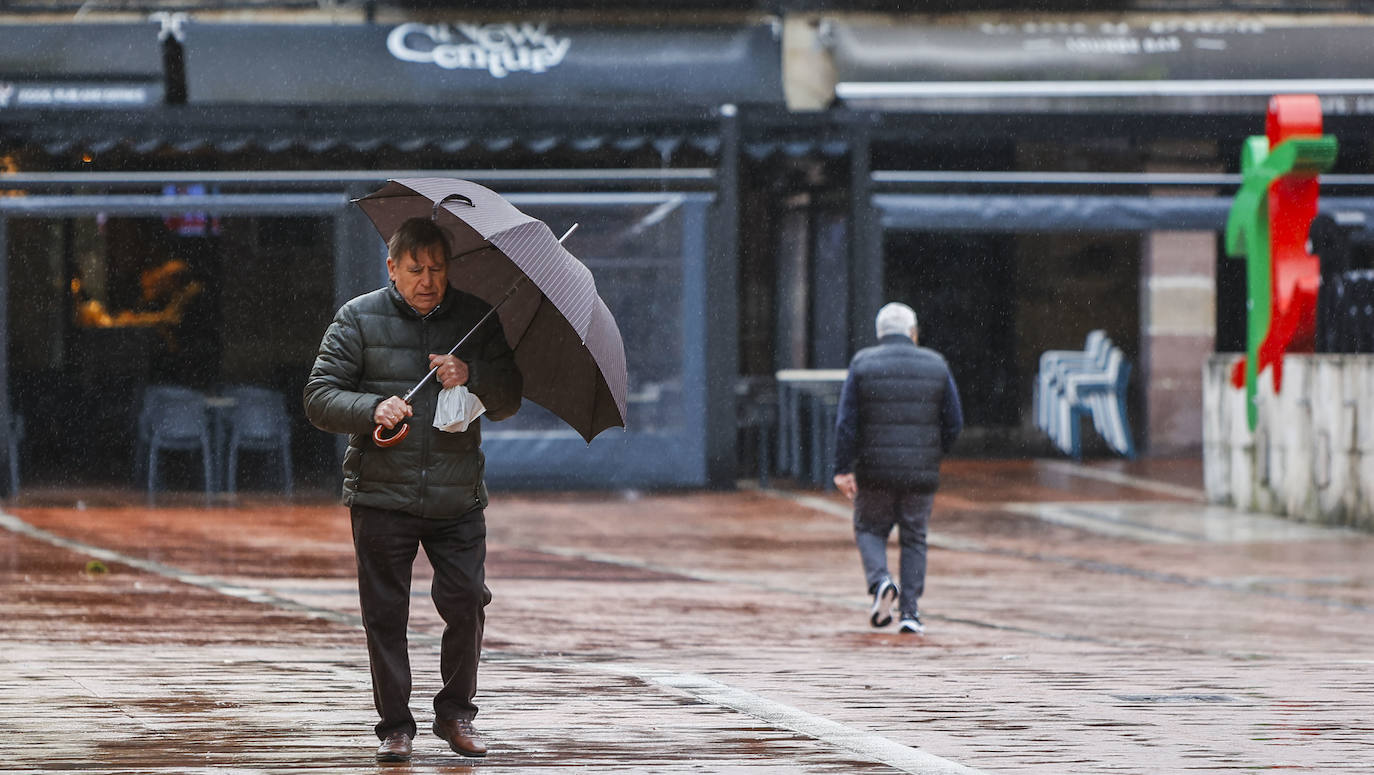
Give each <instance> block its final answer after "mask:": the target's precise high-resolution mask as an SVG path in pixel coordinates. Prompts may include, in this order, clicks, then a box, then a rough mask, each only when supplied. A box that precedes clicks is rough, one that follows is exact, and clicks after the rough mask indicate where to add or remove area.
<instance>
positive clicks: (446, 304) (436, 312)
mask: <svg viewBox="0 0 1374 775" xmlns="http://www.w3.org/2000/svg"><path fill="white" fill-rule="evenodd" d="M386 296H387V298H388V299H391V303H392V304H395V305H396V309H398V310H400V311H401V314H402V315H405V316H407V317H412V318H415V319H416V320H428V319H430V318H432V317H436V316H440V315H443V314H445V313H447V312H448V310H449V308H450V307H452V306H453V303H452V301H453V289H452V288H445V289H444V298H442V299H440V300H439V303H438V304H436V305H435V307H434V309H432V310H430V311H429V314H428V315H421V314H420V313H419V312H417V311H416V309H415V308H414V307H412V306H410V302H408V301H406V298H405V297H404V296H402V295H401V292H400V291H399V290H397V288H396V283H393V282H391V281H387V285H386Z"/></svg>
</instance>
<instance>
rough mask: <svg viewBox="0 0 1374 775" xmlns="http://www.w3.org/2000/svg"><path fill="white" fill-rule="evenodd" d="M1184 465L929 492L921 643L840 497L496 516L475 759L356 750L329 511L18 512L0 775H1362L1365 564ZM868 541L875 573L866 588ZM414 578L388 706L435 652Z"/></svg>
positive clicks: (1369, 578) (348, 651)
mask: <svg viewBox="0 0 1374 775" xmlns="http://www.w3.org/2000/svg"><path fill="white" fill-rule="evenodd" d="M1200 479H1201V471H1200V470H1199V467H1198V465H1197V464H1196V463H1195V462H1188V461H1183V462H1176V463H1153V464H1130V465H1127V464H1106V463H1099V464H1094V465H1090V466H1080V465H1075V464H1069V463H1063V462H1052V461H999V462H994V461H951V462H950V463H948V464H947V465H946V468H945V480H944V487H943V489H942V490H941V494H940V495H939V496H938V498H937V501H936V512H935V516H934V518H933V523H932V535H931V547H932V548H931V554H930V570H929V577H928V582H927V588H926V596H925V598H924V599H923V600H922V611H923V617H924V618H925V619H926V624H927V630H928V632H927V635H926V636H925V637H924V638H920V637H915V636H902V635H897V634H895V633H894V632H893V631H892V629H891V628H888V629H887V630H874V629H872V628H870V627H869V626H868V622H867V610H868V603H869V601H868V599H867V597H866V595H865V593H864V589H863V582H862V577H861V573H860V571H859V564H858V557H857V552H856V551H855V550H854V548H853V543H852V535H851V532H850V527H849V523H848V521H847V514H848V505H847V503H845V502H844V501H843V500H842V499H841V498H840V497H839V496H837V495H834V494H822V493H817V492H788V491H776V490H768V491H759V490H748V489H746V490H741V491H739V492H735V493H668V494H664V493H660V494H654V493H636V492H622V493H614V494H590V493H588V494H503V493H497V494H496V495H495V496H494V500H493V504H492V507H491V508H490V509H489V510H488V515H487V516H488V528H489V544H490V555H489V561H488V583H489V585H490V586H491V588H492V591H493V593H494V595H495V597H494V600H493V602H492V604H491V606H490V608H489V609H488V619H487V622H488V628H487V640H486V646H487V648H486V651H485V653H484V663H483V667H482V673H481V690H480V693H479V696H478V702H479V704H480V705H481V706H482V714H481V715H480V716H479V717H478V726H479V728H480V729H482V731H483V732H484V733H485V734H486V736H487V737H488V740H489V743H490V744H491V746H492V752H491V755H490V756H489V757H488V758H487V759H486V760H483V761H480V762H472V761H469V760H463V759H460V758H459V757H457V756H456V755H454V754H451V753H449V752H448V751H447V750H446V749H445V747H444V746H443V745H442V744H441V743H440V742H439V741H438V740H437V739H436V738H434V737H433V736H432V735H429V734H428V733H426V732H423V731H422V733H421V736H420V737H419V738H418V739H417V740H416V754H415V758H414V760H413V761H412V762H410V763H408V764H401V765H379V764H376V763H374V762H373V761H372V751H373V748H374V746H375V743H376V741H375V738H374V737H373V736H372V733H371V725H372V723H373V720H374V718H373V711H372V708H371V695H370V690H369V679H368V669H367V660H366V653H365V650H364V648H363V640H362V634H361V632H360V631H359V630H358V625H357V597H356V589H355V582H354V575H353V564H352V548H351V544H350V540H349V530H348V520H347V514H346V511H345V510H344V509H343V508H342V507H340V506H338V505H336V504H334V503H332V502H329V501H325V500H317V501H311V500H309V499H298V500H297V501H295V502H293V503H282V502H278V501H277V500H275V499H274V498H272V497H270V496H262V495H258V496H253V497H241V498H240V499H239V500H237V501H235V502H233V503H228V504H220V505H215V506H211V507H205V506H204V505H202V502H201V501H200V499H199V498H197V497H194V496H191V495H187V496H186V497H185V498H181V499H178V498H164V499H163V504H164V505H161V506H159V507H158V508H148V507H146V506H144V505H143V504H142V499H141V496H140V494H139V493H109V492H105V493H99V492H58V491H47V492H33V493H27V494H25V495H24V496H22V497H21V498H19V499H18V500H17V501H12V502H10V503H9V504H7V508H6V510H5V511H6V513H5V514H2V515H0V528H4V529H3V530H0V664H3V666H4V669H3V671H0V761H3V763H4V764H3V768H4V769H5V770H7V771H18V772H33V773H50V772H66V771H72V770H83V771H98V772H110V773H114V772H119V773H123V772H131V773H132V772H140V773H173V772H175V773H197V772H242V773H250V772H251V773H260V772H293V771H303V770H311V771H318V772H331V773H332V772H378V771H383V770H384V771H387V772H397V773H400V772H404V773H441V772H442V773H451V772H459V773H461V772H479V771H492V772H498V771H499V772H512V773H514V772H554V771H563V770H580V771H585V772H646V773H677V772H683V773H687V772H691V773H712V772H746V773H890V772H912V773H955V772H970V771H981V772H988V773H1047V774H1048V773H1174V772H1220V771H1231V770H1242V771H1243V770H1255V769H1271V768H1273V769H1285V770H1289V771H1294V772H1302V773H1318V772H1335V773H1346V772H1349V773H1356V772H1361V773H1364V772H1371V771H1374V564H1372V563H1371V558H1372V557H1374V536H1369V535H1363V534H1355V533H1349V532H1345V531H1339V530H1331V529H1323V528H1319V527H1314V526H1309V525H1302V524H1296V523H1292V522H1289V521H1286V520H1282V519H1278V518H1273V517H1265V516H1257V515H1246V514H1239V513H1236V512H1232V511H1227V510H1222V509H1214V508H1206V507H1204V506H1203V505H1202V504H1201V500H1200ZM895 543H896V542H895V540H894V541H893V563H894V569H895V562H896V556H895ZM428 578H429V574H428V567H427V565H426V564H425V562H424V560H423V555H422V558H421V560H419V561H418V563H417V578H416V592H415V599H414V604H413V607H412V617H411V627H412V654H413V656H412V662H413V666H414V668H415V672H416V690H415V696H414V699H413V701H412V704H413V706H414V707H415V709H416V712H417V718H418V719H419V720H420V721H421V727H422V729H424V728H425V727H426V726H427V719H428V715H427V710H428V698H429V697H430V696H431V695H432V693H433V692H434V691H435V690H436V689H437V677H436V675H435V673H436V672H437V653H436V648H437V636H438V633H439V632H440V630H441V627H442V625H441V623H440V621H439V619H438V617H437V616H436V615H435V614H434V611H433V609H432V607H431V606H430V604H429V602H428V599H427V597H426V596H427V592H428V590H427V586H428Z"/></svg>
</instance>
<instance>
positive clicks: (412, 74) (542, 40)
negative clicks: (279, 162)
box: [184, 22, 783, 111]
mask: <svg viewBox="0 0 1374 775" xmlns="http://www.w3.org/2000/svg"><path fill="white" fill-rule="evenodd" d="M185 32H186V35H185V42H184V45H185V57H186V60H185V61H186V79H187V91H188V101H189V102H190V103H191V104H262V105H356V106H358V107H359V108H360V109H369V110H380V109H385V107H383V106H391V107H392V108H394V109H408V108H412V107H414V106H436V105H449V106H454V105H464V106H471V105H507V106H509V105H523V106H603V107H605V108H609V109H613V110H621V111H623V110H626V109H629V108H633V107H634V106H636V105H654V106H662V105H682V106H717V105H721V104H725V103H750V104H753V103H762V104H781V103H782V102H783V91H782V72H781V71H782V53H781V42H780V38H779V33H778V32H777V31H776V30H775V29H774V27H773V26H772V25H749V26H718V25H711V26H706V25H702V26H683V25H679V26H638V27H635V26H612V25H587V24H581V25H560V24H552V23H544V22H538V23H533V22H512V23H506V24H492V23H488V24H477V23H474V24H437V25H429V24H420V23H406V24H399V25H376V24H366V25H333V26H323V25H243V24H224V25H220V24H188V25H186V27H185Z"/></svg>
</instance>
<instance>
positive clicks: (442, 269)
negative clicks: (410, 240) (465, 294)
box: [386, 245, 448, 315]
mask: <svg viewBox="0 0 1374 775" xmlns="http://www.w3.org/2000/svg"><path fill="white" fill-rule="evenodd" d="M386 273H387V276H388V277H390V278H391V281H392V282H393V283H396V290H398V291H400V292H401V298H403V299H405V300H406V303H407V304H409V305H410V306H411V307H413V308H414V309H415V311H416V312H418V313H420V314H421V315H428V314H429V313H430V311H432V310H433V309H434V308H435V307H437V306H439V302H441V301H443V300H444V289H445V288H447V287H448V261H446V260H445V256H444V249H443V248H442V247H440V246H438V245H427V246H425V247H423V248H420V249H419V250H418V251H416V252H414V253H410V254H407V255H404V256H401V257H400V258H399V259H398V258H396V257H394V256H387V259H386Z"/></svg>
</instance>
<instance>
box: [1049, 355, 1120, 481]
mask: <svg viewBox="0 0 1374 775" xmlns="http://www.w3.org/2000/svg"><path fill="white" fill-rule="evenodd" d="M1130 373H1131V365H1130V363H1129V362H1127V361H1126V358H1125V355H1124V354H1123V353H1122V352H1121V349H1120V348H1119V347H1116V346H1115V345H1113V344H1112V343H1111V340H1110V339H1108V338H1107V335H1106V333H1105V332H1103V331H1100V330H1099V331H1093V332H1092V333H1090V334H1088V337H1087V339H1086V340H1085V342H1084V349H1083V350H1082V351H1081V352H1079V351H1074V350H1049V351H1047V352H1045V353H1043V354H1042V355H1041V356H1040V371H1039V373H1038V374H1037V375H1036V379H1035V390H1034V397H1033V404H1034V405H1033V412H1034V415H1035V424H1036V427H1038V428H1040V429H1041V430H1043V431H1045V433H1046V434H1047V435H1048V436H1049V437H1050V440H1051V441H1052V442H1054V445H1055V446H1056V447H1057V448H1059V449H1060V450H1061V451H1062V452H1064V453H1065V454H1068V455H1072V456H1073V457H1074V458H1075V459H1082V457H1083V441H1082V436H1081V432H1080V426H1081V425H1082V420H1083V418H1084V416H1087V417H1088V418H1090V419H1091V420H1092V423H1093V427H1094V428H1095V429H1096V430H1097V432H1098V434H1099V435H1101V436H1102V438H1103V440H1104V441H1106V442H1107V446H1108V447H1110V448H1111V449H1112V450H1113V451H1115V452H1116V453H1117V454H1120V455H1123V456H1125V457H1127V458H1132V459H1133V458H1134V457H1135V444H1134V442H1133V441H1132V439H1131V426H1130V423H1129V421H1128V420H1127V418H1126V386H1127V383H1128V381H1129V379H1130Z"/></svg>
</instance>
